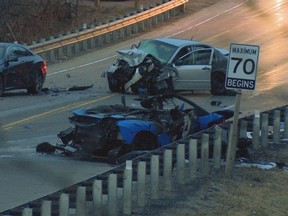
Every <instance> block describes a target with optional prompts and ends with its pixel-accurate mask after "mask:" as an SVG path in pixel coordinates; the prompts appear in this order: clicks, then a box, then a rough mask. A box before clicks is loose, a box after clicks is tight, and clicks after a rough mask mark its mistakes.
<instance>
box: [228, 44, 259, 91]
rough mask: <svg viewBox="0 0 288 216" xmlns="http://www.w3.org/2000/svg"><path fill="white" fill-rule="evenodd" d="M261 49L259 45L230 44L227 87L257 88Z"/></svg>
mask: <svg viewBox="0 0 288 216" xmlns="http://www.w3.org/2000/svg"><path fill="white" fill-rule="evenodd" d="M259 50H260V47H259V46H257V45H245V44H234V43H233V44H231V45H230V53H229V61H228V74H227V76H226V82H225V87H226V88H228V89H245V90H254V89H255V86H256V76H257V67H258V59H259Z"/></svg>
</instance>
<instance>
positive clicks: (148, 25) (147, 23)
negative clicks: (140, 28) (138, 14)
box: [144, 18, 152, 30]
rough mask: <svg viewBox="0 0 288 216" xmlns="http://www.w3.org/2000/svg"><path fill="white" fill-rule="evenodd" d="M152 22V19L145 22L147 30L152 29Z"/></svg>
mask: <svg viewBox="0 0 288 216" xmlns="http://www.w3.org/2000/svg"><path fill="white" fill-rule="evenodd" d="M151 20H152V18H150V19H147V20H145V21H144V22H145V25H144V28H145V29H148V30H149V29H150V28H151Z"/></svg>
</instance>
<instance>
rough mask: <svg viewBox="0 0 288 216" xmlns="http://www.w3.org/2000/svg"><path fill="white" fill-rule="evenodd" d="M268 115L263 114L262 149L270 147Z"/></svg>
mask: <svg viewBox="0 0 288 216" xmlns="http://www.w3.org/2000/svg"><path fill="white" fill-rule="evenodd" d="M268 117H269V116H268V113H262V114H261V144H262V147H267V146H268Z"/></svg>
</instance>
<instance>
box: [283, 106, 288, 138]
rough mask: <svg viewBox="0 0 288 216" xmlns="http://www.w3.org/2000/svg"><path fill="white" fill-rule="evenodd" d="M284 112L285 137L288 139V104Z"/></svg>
mask: <svg viewBox="0 0 288 216" xmlns="http://www.w3.org/2000/svg"><path fill="white" fill-rule="evenodd" d="M284 112H285V113H284V139H288V106H287V107H286V108H285V111H284Z"/></svg>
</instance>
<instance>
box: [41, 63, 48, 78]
mask: <svg viewBox="0 0 288 216" xmlns="http://www.w3.org/2000/svg"><path fill="white" fill-rule="evenodd" d="M41 71H42V74H43V75H44V76H46V74H47V65H46V61H43V62H42V65H41Z"/></svg>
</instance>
